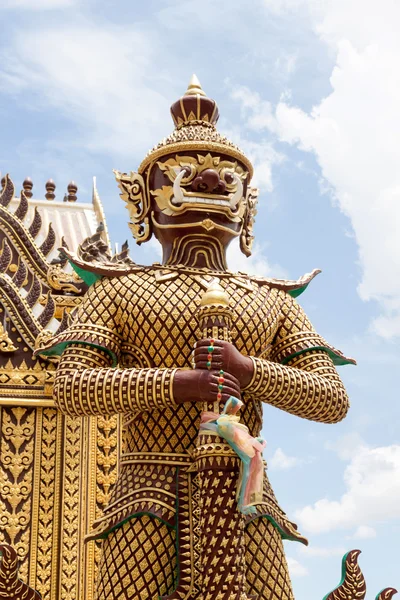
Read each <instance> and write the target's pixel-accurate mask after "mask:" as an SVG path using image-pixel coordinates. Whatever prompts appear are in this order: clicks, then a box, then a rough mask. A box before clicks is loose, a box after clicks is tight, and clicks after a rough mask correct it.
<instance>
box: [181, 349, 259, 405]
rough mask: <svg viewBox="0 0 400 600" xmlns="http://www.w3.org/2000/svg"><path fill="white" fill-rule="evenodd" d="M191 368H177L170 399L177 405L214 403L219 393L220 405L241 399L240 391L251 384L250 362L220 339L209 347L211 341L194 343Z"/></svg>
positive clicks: (251, 365)
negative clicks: (230, 400) (183, 403)
mask: <svg viewBox="0 0 400 600" xmlns="http://www.w3.org/2000/svg"><path fill="white" fill-rule="evenodd" d="M210 347H212V351H211V352H210ZM210 356H211V358H210ZM210 363H211V364H210ZM193 367H194V368H193V369H192V370H191V369H178V370H177V371H176V372H175V376H174V383H173V396H174V400H175V402H177V403H178V404H180V403H182V402H199V401H200V402H215V400H217V395H218V394H220V397H218V400H219V401H220V402H221V403H225V402H226V401H227V400H228V398H229V397H230V396H234V397H235V398H238V399H240V393H241V389H243V388H245V387H246V386H247V385H248V384H249V383H250V381H251V378H252V375H253V361H252V360H251V359H250V358H249V357H248V356H243V354H241V353H240V352H239V351H238V350H237V349H236V348H235V346H234V345H233V344H230V343H229V342H224V341H222V340H213V342H212V346H210V340H201V341H199V342H197V343H196V345H195V348H194V353H193ZM221 372H222V373H223V375H222V377H221ZM221 379H222V380H223V382H222V386H221ZM221 387H222V389H221Z"/></svg>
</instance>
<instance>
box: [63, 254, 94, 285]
mask: <svg viewBox="0 0 400 600" xmlns="http://www.w3.org/2000/svg"><path fill="white" fill-rule="evenodd" d="M68 262H69V264H70V265H71V267H72V268H73V269H74V271H75V273H77V274H78V275H79V277H80V278H81V279H83V281H84V282H85V283H86V285H87V286H89V287H90V286H91V285H93V284H94V283H96V281H98V280H99V279H101V278H102V275H97V273H92V272H91V271H85V269H82V268H81V267H78V265H76V264H75V263H74V262H73V261H72V260H71V259H69V260H68Z"/></svg>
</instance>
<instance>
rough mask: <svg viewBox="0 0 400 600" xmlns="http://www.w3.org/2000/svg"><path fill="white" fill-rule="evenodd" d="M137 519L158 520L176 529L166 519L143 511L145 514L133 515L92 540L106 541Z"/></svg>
mask: <svg viewBox="0 0 400 600" xmlns="http://www.w3.org/2000/svg"><path fill="white" fill-rule="evenodd" d="M135 517H150V518H152V519H157V520H158V521H160V522H161V523H163V524H164V525H166V526H167V527H169V528H170V529H175V527H174V526H173V525H171V524H170V523H167V521H164V519H162V518H161V517H158V516H157V515H153V513H149V512H146V511H143V512H138V513H133V515H129V517H126V519H124V520H123V521H120V522H119V523H117V524H116V525H114V527H111V529H108V530H107V531H106V532H105V533H100V534H99V535H97V536H96V537H94V538H91V539H92V540H106V539H107V538H108V536H109V535H110V533H113V532H114V531H116V530H117V529H119V528H120V527H122V526H123V525H125V523H128V521H130V520H131V519H134V518H135Z"/></svg>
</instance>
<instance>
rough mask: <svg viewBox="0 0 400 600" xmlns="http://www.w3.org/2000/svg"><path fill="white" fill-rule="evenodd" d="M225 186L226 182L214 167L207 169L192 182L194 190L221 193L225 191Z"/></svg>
mask: <svg viewBox="0 0 400 600" xmlns="http://www.w3.org/2000/svg"><path fill="white" fill-rule="evenodd" d="M225 188H226V185H225V183H224V182H223V181H222V179H221V178H220V176H219V175H218V173H217V171H214V169H205V170H204V171H202V172H201V173H200V175H198V177H196V179H195V180H194V181H193V183H192V190H193V191H194V192H206V193H209V194H211V193H213V192H218V193H219V194H221V193H223V192H224V191H225Z"/></svg>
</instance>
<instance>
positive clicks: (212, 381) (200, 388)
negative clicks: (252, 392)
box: [172, 369, 240, 404]
mask: <svg viewBox="0 0 400 600" xmlns="http://www.w3.org/2000/svg"><path fill="white" fill-rule="evenodd" d="M219 379H220V374H219V371H216V370H208V369H205V370H203V369H197V370H196V369H193V370H191V369H177V371H176V372H175V375H174V381H173V391H172V393H173V397H174V400H175V402H177V403H178V404H181V403H182V402H214V401H215V400H216V398H217V394H218V391H221V390H218V386H219V385H220V382H219ZM221 394H222V398H221V399H220V402H226V401H227V400H228V399H229V397H230V396H234V397H235V398H238V399H239V400H240V384H239V381H238V380H237V379H236V377H234V376H233V375H230V374H229V373H225V374H224V382H223V385H222V391H221Z"/></svg>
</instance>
